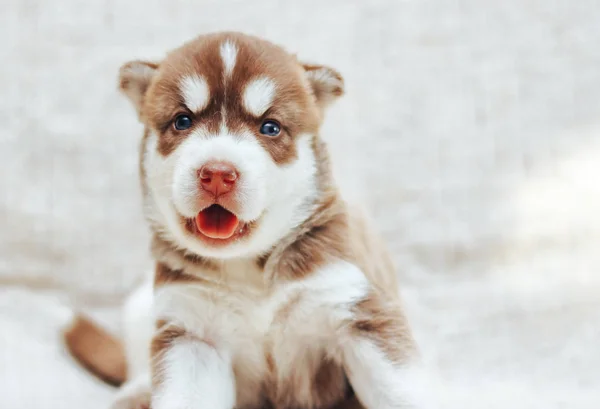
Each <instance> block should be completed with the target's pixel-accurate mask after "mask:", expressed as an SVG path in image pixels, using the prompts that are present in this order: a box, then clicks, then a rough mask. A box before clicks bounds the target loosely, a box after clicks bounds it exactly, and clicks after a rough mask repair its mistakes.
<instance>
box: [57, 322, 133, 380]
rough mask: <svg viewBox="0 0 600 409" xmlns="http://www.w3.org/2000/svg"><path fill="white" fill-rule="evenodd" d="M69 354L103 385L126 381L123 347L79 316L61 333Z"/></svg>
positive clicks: (118, 341) (92, 323)
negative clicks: (100, 380) (103, 383)
mask: <svg viewBox="0 0 600 409" xmlns="http://www.w3.org/2000/svg"><path fill="white" fill-rule="evenodd" d="M64 339H65V343H66V345H67V348H68V350H69V352H70V353H71V355H72V356H73V357H74V358H75V359H76V360H77V361H78V362H79V363H80V364H81V365H83V366H84V367H85V368H87V369H88V370H89V371H90V372H91V373H93V374H94V375H96V376H97V377H98V378H100V379H102V380H103V381H104V382H106V383H108V384H110V385H113V386H120V385H121V384H122V383H123V382H125V380H126V378H127V365H126V360H125V351H124V348H123V344H122V343H121V341H120V340H119V339H117V338H116V337H114V336H113V335H111V334H109V333H108V332H107V331H105V330H104V329H102V328H100V327H99V326H98V325H96V324H95V323H94V322H92V321H91V320H89V319H88V318H86V317H83V316H81V315H78V316H76V317H75V319H74V320H73V322H72V323H71V326H70V327H69V328H68V329H67V330H66V331H65V333H64Z"/></svg>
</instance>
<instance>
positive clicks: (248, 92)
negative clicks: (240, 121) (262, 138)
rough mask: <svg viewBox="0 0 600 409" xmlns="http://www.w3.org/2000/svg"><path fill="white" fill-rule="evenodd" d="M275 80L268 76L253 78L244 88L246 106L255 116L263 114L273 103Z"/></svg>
mask: <svg viewBox="0 0 600 409" xmlns="http://www.w3.org/2000/svg"><path fill="white" fill-rule="evenodd" d="M275 89H276V87H275V82H273V80H271V79H269V78H267V77H261V78H258V79H255V80H252V81H251V82H250V83H249V84H248V85H247V86H246V89H245V90H244V98H243V103H244V108H245V109H246V111H248V112H249V113H251V114H252V115H254V116H261V115H262V114H264V113H265V112H266V111H267V109H269V107H270V106H271V104H273V100H274V99H275Z"/></svg>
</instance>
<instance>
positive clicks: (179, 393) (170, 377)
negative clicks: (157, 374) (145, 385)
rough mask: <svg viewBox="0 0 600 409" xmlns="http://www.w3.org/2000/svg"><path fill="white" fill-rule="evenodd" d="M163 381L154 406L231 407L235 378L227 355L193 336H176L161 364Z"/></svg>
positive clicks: (177, 408)
mask: <svg viewBox="0 0 600 409" xmlns="http://www.w3.org/2000/svg"><path fill="white" fill-rule="evenodd" d="M160 365H161V368H162V376H163V382H162V383H161V384H160V386H159V387H158V390H156V391H155V392H154V393H153V396H152V407H153V408H154V409H196V408H197V409H201V408H202V409H204V408H209V409H233V407H234V405H235V379H234V376H233V369H232V366H231V358H230V356H229V354H227V353H226V352H224V351H222V350H217V349H215V348H214V347H213V346H210V345H208V344H207V343H205V342H202V341H200V340H196V339H187V338H183V339H178V340H176V341H175V342H174V344H173V345H172V346H171V347H169V349H168V350H166V351H165V354H164V357H163V358H162V361H161V363H160Z"/></svg>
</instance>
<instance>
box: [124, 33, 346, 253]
mask: <svg viewBox="0 0 600 409" xmlns="http://www.w3.org/2000/svg"><path fill="white" fill-rule="evenodd" d="M120 87H121V90H122V92H123V93H124V94H125V95H126V96H127V97H128V98H129V99H130V101H131V102H132V103H133V105H134V106H135V108H136V110H137V112H138V115H139V117H140V119H141V121H142V122H143V123H144V125H145V127H146V137H145V139H144V144H143V145H144V146H143V153H142V170H143V180H144V183H145V187H146V195H147V197H146V206H147V209H146V210H147V215H148V217H149V219H150V220H151V222H152V225H153V226H154V228H155V229H156V230H157V231H158V232H159V233H160V234H162V235H163V237H165V238H166V239H168V240H170V241H172V242H173V243H175V244H176V245H177V246H179V247H181V248H184V249H186V250H188V251H191V252H193V253H196V254H199V255H201V256H205V257H217V258H231V257H244V256H253V255H258V254H260V253H262V252H264V251H267V250H268V249H269V248H270V247H272V246H273V245H274V244H275V243H276V242H277V241H278V240H279V239H281V238H282V237H283V236H284V235H285V234H286V233H287V232H289V231H290V229H292V228H294V227H295V226H297V225H298V224H300V223H302V221H304V220H305V219H306V218H307V217H308V216H309V215H310V213H311V212H312V210H313V209H312V207H311V206H312V205H313V204H314V203H315V200H316V199H317V197H318V194H319V192H318V189H317V177H318V175H317V172H318V170H317V169H318V163H317V154H318V152H317V149H319V148H318V144H316V143H315V138H317V134H318V129H319V126H320V124H321V120H322V114H323V111H324V110H325V108H326V107H327V105H329V103H331V102H332V101H333V100H334V99H335V98H336V97H338V96H340V95H341V94H342V93H343V81H342V78H341V76H340V75H339V74H338V73H337V72H336V71H334V70H332V69H330V68H327V67H322V66H315V65H306V64H302V63H300V62H298V61H297V60H296V58H295V57H294V56H292V55H290V54H288V53H287V52H285V51H284V50H283V49H281V48H279V47H278V46H275V45H273V44H271V43H269V42H266V41H263V40H260V39H258V38H255V37H250V36H245V35H242V34H237V33H220V34H213V35H207V36H202V37H199V38H197V39H195V40H193V41H191V42H189V43H187V44H185V45H184V46H182V47H180V48H178V49H176V50H174V51H172V52H171V53H170V54H168V55H167V56H166V58H165V59H164V60H163V61H162V62H160V63H148V62H142V61H133V62H130V63H127V64H125V65H124V66H123V67H122V68H121V71H120Z"/></svg>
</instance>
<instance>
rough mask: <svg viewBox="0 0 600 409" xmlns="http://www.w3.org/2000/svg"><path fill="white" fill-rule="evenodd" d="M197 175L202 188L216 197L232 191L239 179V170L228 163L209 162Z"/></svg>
mask: <svg viewBox="0 0 600 409" xmlns="http://www.w3.org/2000/svg"><path fill="white" fill-rule="evenodd" d="M197 173H198V179H199V181H200V187H201V188H202V189H204V190H206V191H207V192H209V193H212V194H213V195H215V197H218V196H220V195H222V194H224V193H227V192H229V191H231V190H232V189H233V188H234V186H235V183H236V181H237V180H238V178H239V173H238V171H237V169H236V168H235V167H233V165H231V164H229V163H226V162H208V163H206V164H204V166H202V167H201V168H200V169H198V172H197Z"/></svg>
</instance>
